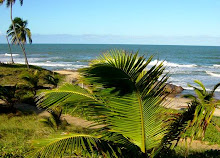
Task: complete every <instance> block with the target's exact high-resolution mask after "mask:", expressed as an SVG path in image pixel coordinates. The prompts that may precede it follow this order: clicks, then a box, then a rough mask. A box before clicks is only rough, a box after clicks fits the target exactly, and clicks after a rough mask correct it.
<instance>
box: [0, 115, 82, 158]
mask: <svg viewBox="0 0 220 158" xmlns="http://www.w3.org/2000/svg"><path fill="white" fill-rule="evenodd" d="M40 119H41V118H40V117H39V116H37V115H35V114H31V115H26V116H25V115H21V116H11V115H10V114H8V115H6V114H3V115H0V157H4V156H5V157H7V156H9V157H10V156H11V157H13V156H14V157H16V156H23V155H24V153H26V152H28V151H30V150H32V149H33V146H32V145H31V142H32V140H38V139H45V138H49V137H51V136H53V135H60V134H61V133H62V132H64V131H65V132H82V131H83V128H79V127H75V126H74V125H70V126H68V127H67V129H66V130H62V131H61V130H58V131H54V130H53V129H52V128H49V127H46V126H45V125H44V124H43V123H41V122H40V121H39V120H40Z"/></svg>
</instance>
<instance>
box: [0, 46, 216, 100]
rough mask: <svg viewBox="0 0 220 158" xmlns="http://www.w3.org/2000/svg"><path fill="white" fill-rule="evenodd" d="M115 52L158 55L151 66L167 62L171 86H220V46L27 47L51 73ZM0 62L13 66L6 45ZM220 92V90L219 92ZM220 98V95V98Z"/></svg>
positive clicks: (17, 56) (0, 51)
mask: <svg viewBox="0 0 220 158" xmlns="http://www.w3.org/2000/svg"><path fill="white" fill-rule="evenodd" d="M111 49H124V50H127V51H133V52H136V51H139V53H140V55H145V56H146V57H149V56H150V55H154V59H153V61H152V62H151V63H150V65H153V64H156V63H158V62H160V61H164V63H165V65H166V71H165V72H169V73H170V75H171V77H170V79H169V82H170V83H172V84H175V85H179V86H182V87H183V88H184V89H187V90H191V88H190V87H188V86H187V84H188V83H189V84H193V85H194V83H193V80H195V79H199V80H201V81H202V82H203V83H204V84H205V86H206V87H207V88H208V89H212V88H213V86H214V85H215V84H217V83H219V82H220V47H218V46H170V45H106V44H33V45H26V51H27V57H28V60H29V62H30V64H32V65H38V66H42V67H44V68H46V69H50V70H59V69H68V70H74V69H78V68H82V67H85V66H87V65H88V63H89V62H90V61H91V60H92V59H95V58H96V57H97V56H99V55H101V54H102V53H103V52H106V51H107V50H111ZM12 51H13V56H14V60H15V62H16V63H24V58H23V54H22V52H21V50H20V48H19V47H18V46H13V47H12ZM0 62H10V54H9V51H8V46H7V45H6V44H0ZM217 91H219V92H220V88H218V89H217ZM219 96H220V95H219Z"/></svg>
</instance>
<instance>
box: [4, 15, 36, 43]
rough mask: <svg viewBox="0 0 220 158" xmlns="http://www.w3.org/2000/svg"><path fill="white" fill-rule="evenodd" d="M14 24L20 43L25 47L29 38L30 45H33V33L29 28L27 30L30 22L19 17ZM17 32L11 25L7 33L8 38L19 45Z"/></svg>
mask: <svg viewBox="0 0 220 158" xmlns="http://www.w3.org/2000/svg"><path fill="white" fill-rule="evenodd" d="M13 22H14V25H15V31H16V33H17V36H18V39H19V42H21V43H22V44H23V45H24V44H26V43H27V38H28V40H29V43H32V38H31V31H30V29H29V28H27V25H28V21H27V20H23V19H21V18H19V17H16V18H14V20H13ZM15 31H14V29H13V25H10V26H9V29H8V31H7V33H8V36H9V37H10V38H11V43H12V44H17V42H18V41H17V39H16V33H15Z"/></svg>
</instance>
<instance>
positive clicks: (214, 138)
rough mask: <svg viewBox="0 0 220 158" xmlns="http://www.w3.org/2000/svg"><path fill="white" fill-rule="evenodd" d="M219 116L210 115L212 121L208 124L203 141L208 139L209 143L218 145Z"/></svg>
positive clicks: (219, 141) (219, 138)
mask: <svg viewBox="0 0 220 158" xmlns="http://www.w3.org/2000/svg"><path fill="white" fill-rule="evenodd" d="M219 127H220V117H214V116H213V117H212V121H211V122H210V124H209V125H208V127H207V129H206V132H205V137H204V141H208V142H210V143H211V144H219V145H220V131H219V129H218V128H219Z"/></svg>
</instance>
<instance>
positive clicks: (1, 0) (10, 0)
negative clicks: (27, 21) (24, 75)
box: [0, 0, 29, 68]
mask: <svg viewBox="0 0 220 158" xmlns="http://www.w3.org/2000/svg"><path fill="white" fill-rule="evenodd" d="M19 1H20V5H21V6H22V5H23V0H19ZM4 2H5V0H0V5H1V4H3V3H4ZM15 2H16V0H6V6H7V7H8V8H9V7H10V18H11V23H12V27H13V29H14V32H15V37H16V40H17V44H18V45H19V46H20V47H21V50H22V52H23V54H24V57H25V63H26V64H27V68H29V64H28V60H27V55H26V53H25V49H24V46H23V45H22V44H21V43H20V41H19V38H18V36H17V33H16V31H15V25H14V23H13V16H12V8H13V5H14V4H15Z"/></svg>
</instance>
